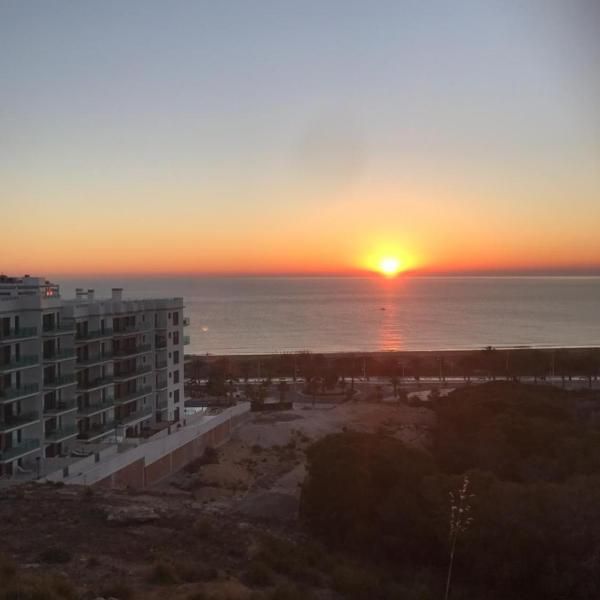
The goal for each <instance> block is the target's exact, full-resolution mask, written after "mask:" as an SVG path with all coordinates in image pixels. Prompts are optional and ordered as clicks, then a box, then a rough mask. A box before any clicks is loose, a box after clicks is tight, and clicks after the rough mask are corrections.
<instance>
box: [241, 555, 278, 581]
mask: <svg viewBox="0 0 600 600" xmlns="http://www.w3.org/2000/svg"><path fill="white" fill-rule="evenodd" d="M273 581H274V576H273V571H272V570H271V569H270V568H269V567H268V566H267V565H266V564H265V563H264V562H262V561H258V560H255V561H253V562H251V563H250V566H249V567H248V569H247V570H246V573H245V574H244V582H245V583H247V584H248V585H256V586H259V587H266V586H268V585H272V584H273Z"/></svg>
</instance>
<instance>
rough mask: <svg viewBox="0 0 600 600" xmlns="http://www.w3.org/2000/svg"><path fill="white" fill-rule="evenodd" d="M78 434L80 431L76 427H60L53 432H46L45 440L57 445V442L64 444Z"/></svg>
mask: <svg viewBox="0 0 600 600" xmlns="http://www.w3.org/2000/svg"><path fill="white" fill-rule="evenodd" d="M78 433H79V430H78V429H77V426H76V425H66V426H65V427H59V428H58V429H53V430H52V431H46V434H45V440H46V442H51V443H53V444H56V443H57V442H62V441H63V440H66V439H68V438H70V437H75V436H76V435H78Z"/></svg>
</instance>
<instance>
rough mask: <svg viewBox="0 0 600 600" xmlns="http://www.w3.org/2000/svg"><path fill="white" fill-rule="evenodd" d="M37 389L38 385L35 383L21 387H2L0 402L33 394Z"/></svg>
mask: <svg viewBox="0 0 600 600" xmlns="http://www.w3.org/2000/svg"><path fill="white" fill-rule="evenodd" d="M39 389H40V386H39V385H38V384H37V383H30V384H28V385H22V386H21V387H9V388H4V389H2V390H0V403H2V402H7V401H13V400H17V399H18V398H25V397H26V396H32V395H33V394H37V393H38V392H39Z"/></svg>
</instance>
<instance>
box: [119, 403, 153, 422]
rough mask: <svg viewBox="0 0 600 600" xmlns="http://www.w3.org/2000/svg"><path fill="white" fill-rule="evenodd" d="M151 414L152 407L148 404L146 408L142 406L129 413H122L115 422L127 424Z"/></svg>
mask: <svg viewBox="0 0 600 600" xmlns="http://www.w3.org/2000/svg"><path fill="white" fill-rule="evenodd" d="M151 416H152V407H151V406H149V407H147V408H142V409H141V410H136V411H134V412H131V413H129V414H128V415H124V416H121V417H118V418H117V423H118V424H119V425H127V424H128V423H131V422H133V421H138V420H140V419H144V418H148V417H151Z"/></svg>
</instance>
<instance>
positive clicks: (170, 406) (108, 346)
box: [0, 275, 187, 475]
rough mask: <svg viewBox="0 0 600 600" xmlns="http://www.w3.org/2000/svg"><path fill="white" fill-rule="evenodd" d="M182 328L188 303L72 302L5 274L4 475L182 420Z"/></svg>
mask: <svg viewBox="0 0 600 600" xmlns="http://www.w3.org/2000/svg"><path fill="white" fill-rule="evenodd" d="M184 321H185V323H184ZM184 324H187V320H185V319H184V317H183V299H182V298H160V299H144V300H125V299H123V292H122V289H120V288H115V289H113V290H112V297H111V298H108V299H96V298H95V297H94V290H87V291H83V290H81V289H79V290H77V292H76V297H75V298H74V299H69V300H66V299H63V298H61V296H60V290H59V287H58V286H57V285H54V284H52V283H50V282H48V281H46V280H45V279H43V278H40V277H30V276H28V275H26V276H24V277H6V276H1V275H0V475H14V474H18V473H25V472H32V471H34V470H35V469H38V472H39V470H40V463H43V462H44V461H46V460H48V459H52V458H54V457H65V456H68V455H69V454H70V453H71V452H73V451H77V448H78V447H80V446H82V445H89V444H92V443H96V442H112V443H116V442H120V441H122V440H123V439H124V438H137V437H142V436H144V435H145V434H146V433H147V432H149V431H152V430H154V429H156V428H158V427H160V426H161V425H162V424H166V423H168V424H171V423H176V422H180V421H181V420H182V419H183V414H184V409H183V402H184V399H183V363H184V343H185V342H186V341H187V338H184V335H183V327H184Z"/></svg>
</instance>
